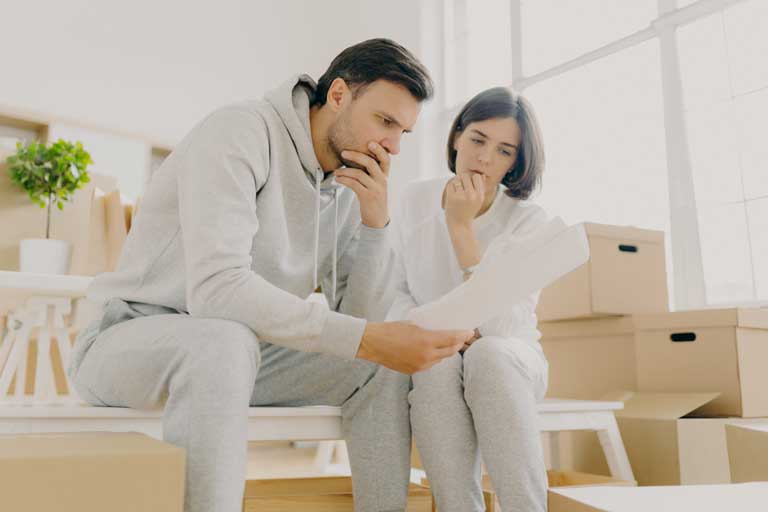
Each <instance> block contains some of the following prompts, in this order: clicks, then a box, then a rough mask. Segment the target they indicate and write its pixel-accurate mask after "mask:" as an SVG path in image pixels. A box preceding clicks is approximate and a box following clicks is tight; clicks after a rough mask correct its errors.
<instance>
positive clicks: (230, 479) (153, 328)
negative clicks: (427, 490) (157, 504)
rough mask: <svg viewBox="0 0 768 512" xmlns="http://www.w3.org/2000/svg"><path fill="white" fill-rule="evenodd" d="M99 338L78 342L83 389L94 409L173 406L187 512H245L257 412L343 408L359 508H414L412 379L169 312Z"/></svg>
mask: <svg viewBox="0 0 768 512" xmlns="http://www.w3.org/2000/svg"><path fill="white" fill-rule="evenodd" d="M98 330H99V326H98V325H96V324H94V325H91V326H89V327H88V328H87V329H85V330H84V331H83V332H82V333H81V334H80V335H79V336H78V339H77V342H76V346H75V352H77V350H78V345H79V346H80V347H81V349H82V347H88V348H87V349H85V350H86V351H85V353H84V355H82V354H81V356H80V357H79V358H75V357H73V361H76V364H74V363H73V365H71V366H70V370H69V373H70V376H71V377H72V379H73V384H74V386H75V389H76V390H77V391H78V392H79V393H80V395H81V397H82V398H83V399H84V400H86V401H88V402H90V403H92V404H94V405H107V406H118V407H131V408H134V409H147V408H157V407H160V406H162V405H163V404H164V412H163V437H164V439H165V440H166V441H168V442H170V443H172V444H174V445H177V446H180V447H182V448H185V449H186V454H187V470H186V471H187V474H186V497H185V511H187V512H240V511H241V510H242V499H243V490H244V483H245V473H246V463H247V424H248V407H249V406H251V405H253V406H256V405H272V406H302V405H334V406H341V408H342V431H343V435H344V439H345V440H346V441H347V446H348V449H349V457H350V464H351V466H352V475H353V476H352V479H353V487H354V501H355V510H359V511H371V512H373V511H376V512H379V511H394V510H398V511H400V510H405V503H406V497H407V486H408V480H409V477H410V439H411V436H410V424H409V418H408V403H407V394H408V388H409V379H408V376H406V375H403V374H399V373H397V372H394V371H391V370H388V369H386V368H384V367H380V366H378V365H375V364H372V363H369V362H367V361H362V360H356V361H347V360H342V359H340V358H336V357H333V356H328V355H324V354H317V353H306V352H299V351H296V350H291V349H287V348H284V347H279V346H276V345H272V344H269V343H265V342H260V341H259V340H258V339H257V338H256V336H255V335H254V333H253V331H251V330H250V329H249V328H248V327H246V326H245V325H242V324H240V323H237V322H233V321H229V320H218V319H204V318H196V317H191V316H188V315H183V314H171V315H168V314H163V315H150V316H138V317H136V318H132V319H128V320H126V321H122V322H120V323H117V324H115V325H112V326H110V327H109V328H107V329H104V330H102V331H101V332H100V333H98V334H95V333H97V332H98ZM89 345H90V346H89ZM77 359H80V360H81V361H77Z"/></svg>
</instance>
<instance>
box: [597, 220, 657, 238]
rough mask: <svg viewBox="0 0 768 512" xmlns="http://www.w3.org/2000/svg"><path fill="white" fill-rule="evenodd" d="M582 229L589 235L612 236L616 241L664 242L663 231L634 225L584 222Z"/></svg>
mask: <svg viewBox="0 0 768 512" xmlns="http://www.w3.org/2000/svg"><path fill="white" fill-rule="evenodd" d="M584 229H585V230H586V231H587V235H588V236H589V237H601V238H612V239H615V240H617V241H621V240H631V241H636V242H652V243H662V242H664V232H663V231H657V230H652V229H642V228H638V227H635V226H615V225H612V224H597V223H594V222H585V223H584Z"/></svg>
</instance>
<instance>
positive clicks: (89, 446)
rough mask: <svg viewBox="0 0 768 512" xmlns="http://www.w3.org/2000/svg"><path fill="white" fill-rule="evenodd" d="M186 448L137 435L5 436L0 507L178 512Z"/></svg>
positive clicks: (42, 511)
mask: <svg viewBox="0 0 768 512" xmlns="http://www.w3.org/2000/svg"><path fill="white" fill-rule="evenodd" d="M184 464H185V453H184V450H183V449H181V448H179V447H176V446H173V445H171V444H168V443H164V442H162V441H158V440H156V439H152V438H150V437H147V436H145V435H143V434H137V433H133V432H120V433H117V432H82V433H67V434H9V435H0V504H2V506H1V507H0V508H2V510H8V511H24V512H49V511H52V510H55V511H56V512H104V511H105V510H109V511H110V512H157V511H159V510H162V511H163V512H181V511H182V509H183V505H184Z"/></svg>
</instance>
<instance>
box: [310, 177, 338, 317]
mask: <svg viewBox="0 0 768 512" xmlns="http://www.w3.org/2000/svg"><path fill="white" fill-rule="evenodd" d="M322 179H323V178H322V171H317V172H316V173H315V258H314V259H315V262H314V265H315V271H314V277H313V279H312V292H313V293H314V291H315V290H317V284H318V283H317V273H318V266H319V262H318V258H319V256H320V254H319V253H320V184H321V183H322ZM332 192H333V262H332V265H333V267H332V270H331V281H333V282H332V283H331V304H330V305H331V308H334V307H336V277H337V272H338V270H337V268H336V267H337V264H336V259H337V258H338V245H339V201H338V197H337V193H338V188H336V187H334V188H333V189H332Z"/></svg>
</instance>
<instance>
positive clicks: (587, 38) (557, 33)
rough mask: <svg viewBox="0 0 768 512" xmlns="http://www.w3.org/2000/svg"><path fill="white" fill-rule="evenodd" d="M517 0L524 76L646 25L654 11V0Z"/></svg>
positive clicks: (654, 14) (654, 13)
mask: <svg viewBox="0 0 768 512" xmlns="http://www.w3.org/2000/svg"><path fill="white" fill-rule="evenodd" d="M478 3H482V2H478ZM520 4H521V5H520V8H521V18H522V27H521V29H522V50H523V73H524V74H525V75H526V76H530V75H532V74H535V73H538V72H540V71H543V70H545V69H548V68H551V67H553V66H556V65H557V64H560V63H562V62H565V61H568V60H570V59H573V58H574V57H577V56H579V55H581V54H583V53H586V52H589V51H591V50H595V49H597V48H599V47H601V46H604V45H606V44H608V43H611V42H613V41H614V40H616V39H621V38H622V37H624V36H627V35H629V34H632V33H634V32H637V31H638V30H642V29H644V28H647V27H648V26H649V24H650V22H651V20H653V19H654V18H656V16H657V12H658V11H657V1H656V0H633V1H631V2H617V1H615V0H579V1H578V2H562V1H559V0H521V2H520Z"/></svg>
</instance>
